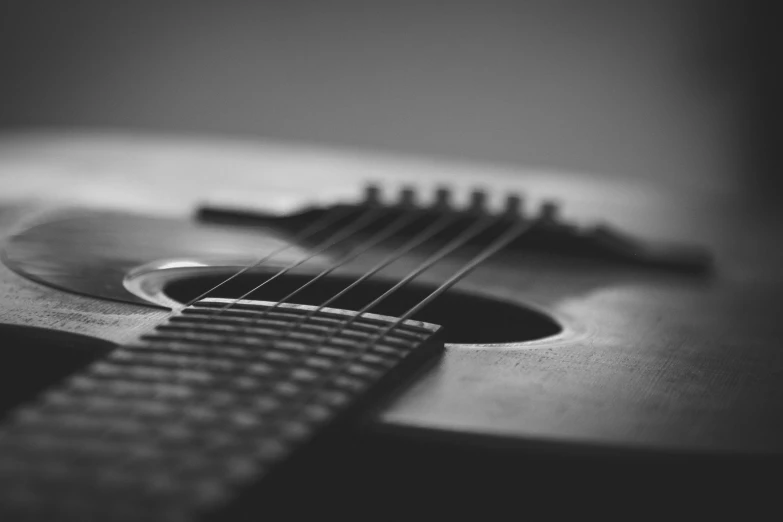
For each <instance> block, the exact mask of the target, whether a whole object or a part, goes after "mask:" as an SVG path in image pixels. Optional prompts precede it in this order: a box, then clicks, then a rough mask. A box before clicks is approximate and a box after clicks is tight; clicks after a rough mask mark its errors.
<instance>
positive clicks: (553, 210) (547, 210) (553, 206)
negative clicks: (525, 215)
mask: <svg viewBox="0 0 783 522" xmlns="http://www.w3.org/2000/svg"><path fill="white" fill-rule="evenodd" d="M558 217H560V207H559V206H558V204H557V203H555V202H554V201H545V202H544V203H543V204H542V205H541V213H540V215H539V219H540V220H541V221H547V222H550V223H551V222H554V221H557V219H558Z"/></svg>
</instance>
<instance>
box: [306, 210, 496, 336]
mask: <svg viewBox="0 0 783 522" xmlns="http://www.w3.org/2000/svg"><path fill="white" fill-rule="evenodd" d="M501 219H502V218H501V217H494V218H493V217H489V216H487V217H484V218H483V219H480V220H478V221H476V222H475V223H473V225H472V226H470V227H468V228H467V229H466V230H465V231H464V232H463V233H462V234H460V235H459V236H457V237H456V238H454V239H452V240H451V241H449V242H448V243H446V245H444V246H443V247H441V248H440V249H438V251H436V252H435V253H434V254H432V255H431V256H430V257H428V258H427V259H426V260H424V261H423V262H422V263H421V264H420V265H419V266H418V267H416V268H415V269H414V270H412V271H411V272H409V273H408V274H407V275H406V276H405V277H404V278H402V279H401V280H400V281H398V282H397V283H396V284H395V285H394V286H392V287H391V288H390V289H389V290H387V291H386V292H384V293H383V294H381V295H380V296H378V297H377V298H375V299H374V300H373V301H372V302H370V303H369V304H367V305H365V306H364V307H363V308H362V309H361V310H359V311H358V312H356V314H355V315H352V316H351V317H350V318H348V319H347V320H346V321H344V322H343V323H342V324H340V325H338V326H337V327H336V328H335V329H334V330H333V331H331V332H327V335H326V336H325V337H323V338H321V339H319V342H321V343H327V342H329V341H331V340H332V339H333V338H334V336H335V335H339V334H340V333H341V332H343V331H344V330H345V328H347V327H349V326H350V325H352V324H353V323H354V322H355V321H357V320H358V319H360V318H361V316H363V315H364V314H365V313H368V312H369V311H370V310H372V309H373V308H375V307H376V306H378V305H379V304H380V303H381V302H383V301H385V300H386V299H387V298H388V297H389V296H391V295H392V294H394V293H395V292H397V290H399V289H400V288H402V287H403V286H405V285H407V284H408V283H410V282H411V281H412V280H413V279H415V278H416V277H418V276H419V275H421V274H422V273H423V272H424V271H426V270H428V269H429V268H431V267H432V266H433V265H435V264H436V263H438V262H439V261H441V260H442V259H444V258H445V257H446V256H448V255H449V254H451V253H452V252H454V251H455V250H457V249H459V248H461V247H462V246H464V245H465V244H467V243H468V242H469V241H471V240H472V239H474V238H475V237H477V236H478V235H479V234H481V233H482V232H484V231H486V230H487V229H488V228H489V227H491V226H492V225H494V224H495V223H497V222H498V221H500V220H501Z"/></svg>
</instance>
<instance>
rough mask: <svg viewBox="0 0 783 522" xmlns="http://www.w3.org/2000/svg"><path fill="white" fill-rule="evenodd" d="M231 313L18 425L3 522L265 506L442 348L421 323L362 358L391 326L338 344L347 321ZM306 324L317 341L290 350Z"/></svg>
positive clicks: (212, 303) (197, 312) (194, 318)
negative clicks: (276, 488)
mask: <svg viewBox="0 0 783 522" xmlns="http://www.w3.org/2000/svg"><path fill="white" fill-rule="evenodd" d="M228 302H229V301H227V300H225V299H205V300H203V301H201V302H199V303H195V304H194V306H193V307H190V308H187V309H185V310H183V311H182V312H181V313H179V314H177V315H174V316H172V317H171V318H170V320H169V321H167V322H166V323H164V324H161V325H159V326H158V327H157V328H156V329H155V330H154V331H153V332H150V333H149V334H148V335H145V336H142V338H141V339H140V340H139V341H137V342H134V343H131V344H128V345H125V346H121V347H119V348H117V349H116V350H114V351H113V352H111V353H110V354H108V355H107V356H106V357H105V358H103V359H102V360H100V361H98V362H96V363H94V364H92V365H91V366H89V367H88V368H87V369H86V370H84V371H83V372H82V373H80V374H78V375H76V376H74V377H72V378H71V379H69V380H68V381H67V382H65V383H64V384H62V385H60V386H59V387H56V388H55V389H52V390H50V391H49V392H47V393H45V394H43V395H42V396H41V397H40V398H39V399H38V400H37V401H36V402H34V403H31V404H28V405H25V406H22V407H21V408H20V409H19V410H17V411H16V412H14V414H13V416H12V418H11V420H10V421H9V422H8V423H6V425H5V426H4V428H3V430H2V431H0V516H2V517H3V518H4V519H5V518H8V519H15V518H25V519H29V520H49V519H52V518H56V519H58V520H74V521H77V520H78V521H81V520H102V521H103V520H106V521H112V520H145V521H152V522H154V521H172V522H174V521H180V520H191V519H193V518H194V517H198V516H201V515H203V514H208V513H214V512H216V511H217V512H219V509H220V508H221V506H224V505H225V504H226V503H227V502H228V501H229V500H230V499H231V498H233V496H234V495H235V494H236V493H237V491H239V490H240V489H242V488H245V487H246V486H248V485H254V487H256V488H258V492H259V495H263V494H264V491H267V490H268V487H269V484H270V483H271V482H272V481H273V480H274V476H275V474H274V473H273V472H274V471H275V470H278V469H284V468H285V466H286V463H287V462H288V461H290V459H291V458H292V457H293V456H294V455H296V454H297V452H299V451H301V450H303V449H304V448H307V447H313V444H315V442H316V441H318V440H319V437H322V436H323V435H322V434H323V433H326V431H331V430H333V429H335V428H339V427H340V426H343V427H345V426H347V425H349V423H350V421H351V419H354V418H356V417H357V416H358V415H361V413H362V412H364V411H366V408H367V406H366V404H371V403H372V399H377V398H379V397H380V396H382V395H383V394H384V393H385V392H387V391H388V388H389V387H390V386H391V384H392V383H393V382H396V380H398V379H399V378H400V377H404V376H405V375H408V374H409V373H410V372H411V371H413V370H414V369H416V368H417V367H418V366H420V365H421V364H423V363H424V362H425V361H427V360H429V359H431V358H432V357H433V356H434V355H435V354H436V353H438V351H439V350H440V349H442V347H443V344H442V342H440V341H439V336H438V331H439V327H437V326H435V325H430V324H426V323H421V322H418V321H405V322H404V323H402V324H401V325H400V327H399V330H398V331H395V335H393V336H388V337H384V338H382V339H381V340H380V342H374V343H372V344H371V345H368V342H369V341H373V339H374V336H375V335H376V334H378V333H379V332H381V331H383V329H384V328H385V327H387V326H388V325H389V324H392V323H393V322H394V321H395V318H391V317H384V316H377V315H371V314H368V317H366V318H365V317H361V318H358V319H356V320H355V321H354V322H353V323H352V324H351V325H350V326H349V327H348V328H346V329H345V330H346V331H345V332H343V331H339V330H334V328H335V326H336V325H339V324H340V323H341V322H344V321H347V320H348V319H349V318H351V317H352V313H351V312H346V311H343V310H335V309H328V308H326V309H323V310H318V311H317V312H316V311H315V307H304V306H299V305H286V304H284V305H280V306H277V307H275V308H274V309H273V310H271V311H270V308H271V307H272V306H273V305H274V303H267V302H259V301H243V302H241V303H238V304H237V306H236V309H234V308H233V307H232V308H231V310H229V311H227V312H223V313H218V312H219V310H220V309H221V308H222V307H224V306H225V305H226V304H227V303H228ZM309 313H312V320H313V323H314V324H318V326H319V329H318V330H317V334H316V335H308V336H306V337H305V336H289V334H288V333H287V331H288V330H289V329H291V328H292V327H293V328H298V326H296V324H297V322H298V321H300V320H301V319H302V318H303V317H304V316H305V314H309ZM229 314H231V315H229ZM268 317H272V318H273V319H274V322H271V321H269V320H268ZM309 322H310V319H307V323H306V324H305V326H306V327H307V326H309ZM323 326H326V331H329V332H332V333H333V335H334V338H333V339H331V340H330V341H329V342H328V343H319V339H323V336H324V329H323ZM288 337H290V338H288ZM368 400H369V402H368ZM327 427H328V428H329V430H327Z"/></svg>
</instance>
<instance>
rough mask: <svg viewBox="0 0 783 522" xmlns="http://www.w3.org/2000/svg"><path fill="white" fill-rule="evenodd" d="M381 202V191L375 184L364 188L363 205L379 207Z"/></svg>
mask: <svg viewBox="0 0 783 522" xmlns="http://www.w3.org/2000/svg"><path fill="white" fill-rule="evenodd" d="M380 202H381V189H380V187H379V186H378V185H376V184H375V183H370V184H369V185H367V186H366V187H365V188H364V204H365V205H379V204H380Z"/></svg>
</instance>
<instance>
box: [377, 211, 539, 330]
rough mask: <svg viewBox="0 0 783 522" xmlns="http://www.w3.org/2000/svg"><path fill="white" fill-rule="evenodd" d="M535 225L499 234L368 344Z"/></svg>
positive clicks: (522, 225) (529, 223)
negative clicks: (491, 242)
mask: <svg viewBox="0 0 783 522" xmlns="http://www.w3.org/2000/svg"><path fill="white" fill-rule="evenodd" d="M532 226H533V223H532V221H522V222H519V223H517V224H516V225H515V226H512V227H511V228H510V229H509V230H507V231H506V232H505V233H504V234H503V235H502V236H499V237H498V238H497V239H496V240H495V241H494V243H493V244H492V245H490V246H489V247H487V248H486V249H484V250H483V251H482V252H480V253H479V254H477V255H476V256H475V257H473V258H472V259H471V260H470V261H468V263H466V264H465V265H464V266H463V267H462V268H461V269H459V270H458V271H457V272H456V273H454V274H453V275H452V276H451V277H449V279H447V280H446V281H445V282H444V283H442V284H441V285H440V286H439V287H438V288H436V289H435V290H433V291H432V292H431V293H430V294H429V295H428V296H427V297H425V298H424V299H422V300H421V301H419V303H417V304H416V305H415V306H413V307H412V308H410V309H409V310H408V311H407V312H405V313H404V314H403V315H401V316H400V317H398V318H397V319H396V320H395V321H394V323H392V324H391V325H389V326H388V327H386V328H385V329H384V330H383V331H382V332H381V333H380V334H379V335H378V336H377V337H376V338H374V339H371V340H370V341H368V344H372V343H377V342H379V341H380V340H381V339H383V338H384V337H385V336H386V335H388V334H389V333H391V332H392V331H393V330H394V329H395V328H397V327H398V326H399V325H401V324H402V323H404V322H405V321H407V320H408V319H410V318H411V317H412V316H414V315H415V314H416V313H417V312H419V311H420V310H421V309H422V308H424V307H425V306H427V305H428V304H429V303H431V302H432V301H434V300H435V299H437V298H438V296H440V295H441V294H443V293H444V292H445V291H447V290H448V289H449V288H451V287H452V286H454V285H455V284H457V283H458V282H459V281H461V280H462V279H464V278H465V277H466V276H467V275H468V274H469V273H470V272H472V271H473V270H475V269H476V268H478V267H479V265H481V264H482V263H484V262H485V261H486V260H487V259H489V258H490V257H492V256H494V255H495V254H497V253H498V252H500V251H501V250H503V249H504V248H506V247H507V246H508V245H509V244H510V243H511V242H513V241H514V240H516V239H517V238H519V237H520V236H521V235H522V234H524V233H525V232H527V231H528V230H530V229H531V228H532Z"/></svg>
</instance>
